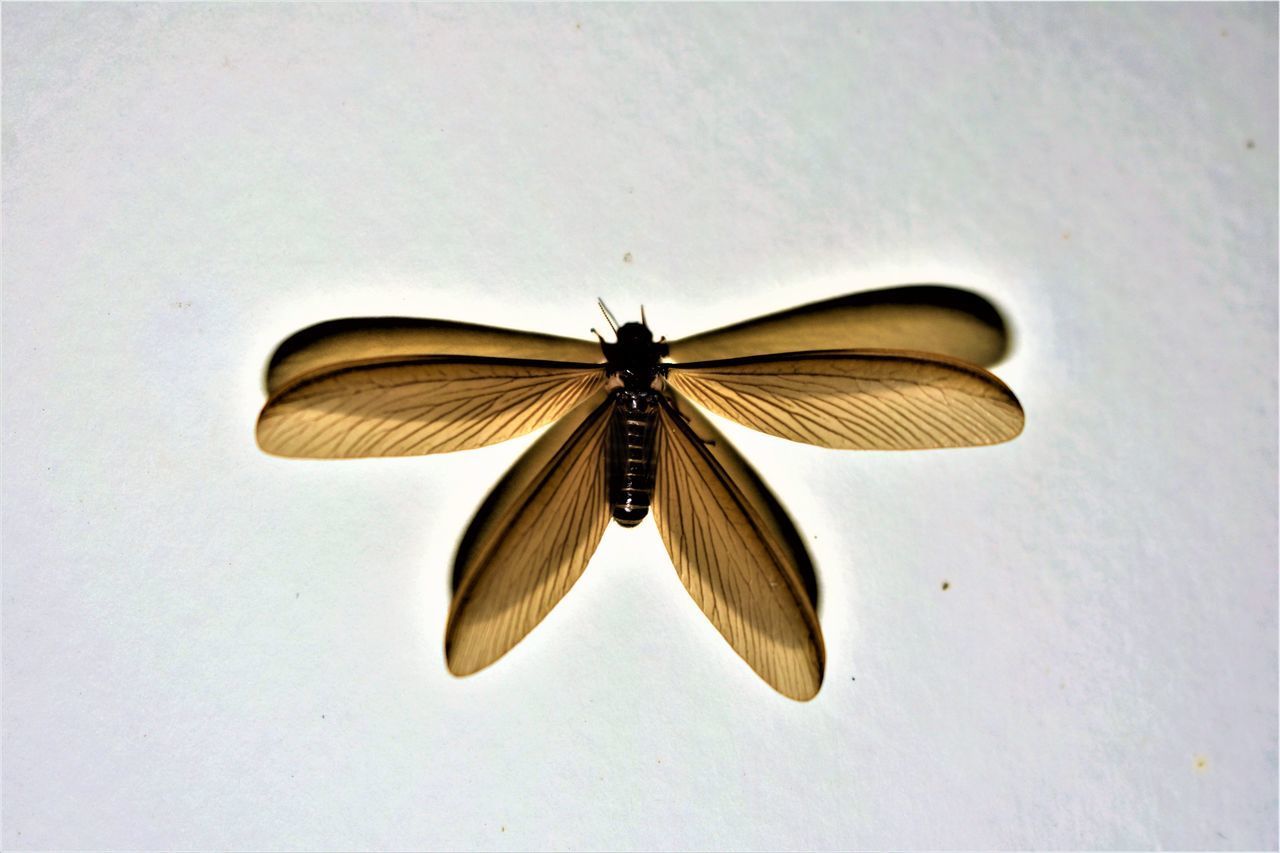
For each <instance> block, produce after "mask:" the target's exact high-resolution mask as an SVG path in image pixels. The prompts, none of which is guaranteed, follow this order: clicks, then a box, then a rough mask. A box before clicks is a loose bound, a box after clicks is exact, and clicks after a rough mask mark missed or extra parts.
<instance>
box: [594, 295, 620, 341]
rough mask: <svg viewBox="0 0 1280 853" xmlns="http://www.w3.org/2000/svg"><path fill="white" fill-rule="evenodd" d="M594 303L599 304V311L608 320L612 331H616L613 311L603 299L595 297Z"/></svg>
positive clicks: (616, 325)
mask: <svg viewBox="0 0 1280 853" xmlns="http://www.w3.org/2000/svg"><path fill="white" fill-rule="evenodd" d="M596 304H597V305H599V306H600V313H602V314H604V318H605V320H607V321H608V322H609V328H611V329H613V333H614V334H615V335H616V334H617V333H618V321H617V320H616V319H614V316H613V312H612V311H610V310H609V306H607V305H605V304H604V300H603V299H600V298H599V297H596Z"/></svg>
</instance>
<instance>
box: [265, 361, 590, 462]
mask: <svg viewBox="0 0 1280 853" xmlns="http://www.w3.org/2000/svg"><path fill="white" fill-rule="evenodd" d="M604 381H605V376H604V371H603V370H602V369H601V368H600V366H599V365H594V364H576V365H575V364H564V363H562V362H555V361H532V360H527V359H500V358H472V357H465V356H437V357H421V358H392V359H380V360H372V361H366V362H354V363H344V364H343V365H341V366H338V367H331V368H327V369H326V368H321V369H320V370H318V371H316V372H313V373H310V374H306V375H303V376H300V377H297V378H295V379H293V380H292V381H291V382H289V383H287V384H285V385H283V386H281V387H280V388H279V389H277V391H276V392H275V393H274V394H272V396H271V397H270V399H268V400H267V404H266V406H265V407H263V409H262V414H261V415H260V416H259V418H258V444H259V446H261V447H262V449H263V450H265V451H267V452H268V453H274V454H277V455H279V456H295V457H308V458H326V459H334V458H353V457H366V456H413V455H418V454H423V453H442V452H445V451H450V450H465V449H468V448H472V447H482V446H484V445H486V444H493V443H495V442H498V441H504V440H506V439H508V438H513V437H515V436H517V435H522V434H524V433H526V432H529V431H530V430H534V429H537V428H538V427H540V426H542V425H543V424H546V423H548V422H549V421H552V420H555V419H556V418H558V417H560V416H561V415H563V414H564V413H565V412H568V411H569V410H570V409H572V408H573V407H574V406H575V405H577V404H578V403H579V402H581V401H582V400H583V399H584V398H586V397H588V396H589V395H590V394H591V393H592V392H593V391H595V390H596V389H598V388H600V387H601V386H603V384H604Z"/></svg>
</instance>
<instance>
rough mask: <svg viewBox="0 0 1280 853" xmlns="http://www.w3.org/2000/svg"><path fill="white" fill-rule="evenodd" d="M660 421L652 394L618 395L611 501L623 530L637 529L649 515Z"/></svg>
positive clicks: (611, 460) (611, 458) (612, 443)
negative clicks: (656, 430) (657, 426)
mask: <svg viewBox="0 0 1280 853" xmlns="http://www.w3.org/2000/svg"><path fill="white" fill-rule="evenodd" d="M657 417H658V405H657V400H656V399H655V398H654V395H653V393H652V392H636V391H620V392H618V396H617V398H616V402H615V407H614V410H613V436H612V440H611V441H610V444H609V499H610V501H611V502H612V504H613V520H614V521H616V522H618V523H619V524H621V525H622V526H623V527H635V526H636V525H637V524H639V523H640V522H641V521H643V520H644V517H645V516H646V515H648V514H649V501H650V497H651V495H652V494H653V474H654V470H655V468H656V459H655V458H654V442H653V436H654V429H655V425H656V421H657Z"/></svg>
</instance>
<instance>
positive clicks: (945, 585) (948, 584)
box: [942, 581, 951, 592]
mask: <svg viewBox="0 0 1280 853" xmlns="http://www.w3.org/2000/svg"><path fill="white" fill-rule="evenodd" d="M949 589H951V581H943V582H942V591H943V592H946V591H947V590H949Z"/></svg>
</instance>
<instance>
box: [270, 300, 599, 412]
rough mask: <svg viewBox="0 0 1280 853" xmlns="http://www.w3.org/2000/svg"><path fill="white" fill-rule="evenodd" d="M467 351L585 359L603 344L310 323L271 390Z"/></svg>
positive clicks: (402, 324) (450, 327) (291, 346)
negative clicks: (358, 365)
mask: <svg viewBox="0 0 1280 853" xmlns="http://www.w3.org/2000/svg"><path fill="white" fill-rule="evenodd" d="M433 355H466V356H481V357H485V358H530V359H542V360H545V361H565V362H570V363H585V364H591V363H593V362H599V361H603V359H604V356H603V354H602V353H601V351H600V345H599V344H597V343H594V342H592V341H579V340H574V339H573V338H561V337H556V336H554V335H541V334H538V333H536V332H521V331H516V330H515V329H502V328H498V327H495V326H478V325H474V324H472V323H454V322H450V321H448V320H421V319H415V318H412V317H349V318H346V319H343V320H329V321H327V322H324V323H318V324H316V325H314V326H309V327H307V328H305V329H303V330H302V331H300V332H296V333H295V334H293V335H290V336H289V337H288V338H287V339H285V341H284V343H282V344H280V346H279V347H277V348H276V351H275V353H273V354H272V356H271V361H270V363H269V365H268V367H267V393H268V394H274V393H275V392H276V391H277V390H279V389H280V388H282V387H284V385H285V384H286V383H288V382H290V381H291V380H294V379H297V378H298V377H300V376H304V375H306V374H308V373H314V372H315V371H317V370H321V369H326V368H333V367H338V366H341V365H343V364H348V363H351V362H364V361H370V360H374V359H388V358H393V357H400V358H414V357H419V356H433Z"/></svg>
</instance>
